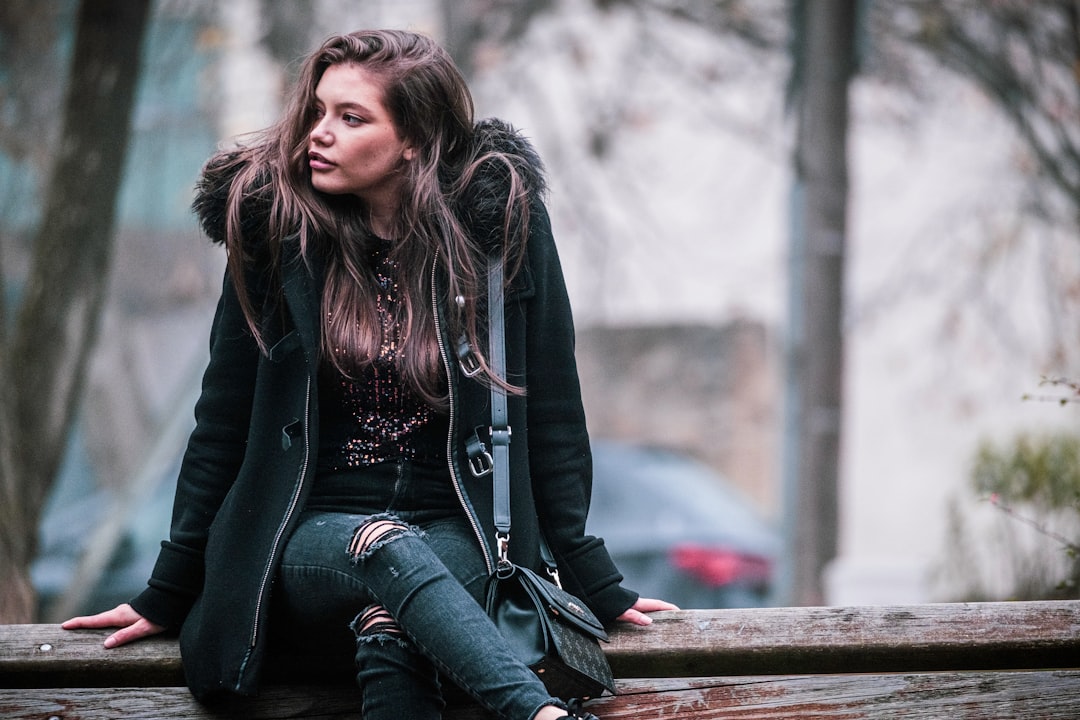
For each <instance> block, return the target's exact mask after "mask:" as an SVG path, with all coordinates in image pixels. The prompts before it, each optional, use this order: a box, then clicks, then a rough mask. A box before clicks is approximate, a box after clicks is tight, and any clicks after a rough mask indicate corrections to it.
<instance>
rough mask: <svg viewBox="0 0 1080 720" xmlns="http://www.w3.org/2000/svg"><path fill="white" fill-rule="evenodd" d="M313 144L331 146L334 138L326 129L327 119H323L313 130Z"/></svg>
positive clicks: (311, 135)
mask: <svg viewBox="0 0 1080 720" xmlns="http://www.w3.org/2000/svg"><path fill="white" fill-rule="evenodd" d="M310 137H311V140H312V142H316V143H319V144H320V145H329V144H330V142H331V141H332V140H333V136H332V135H331V134H330V130H329V129H328V128H327V127H326V118H322V119H321V120H319V121H318V122H317V123H315V127H313V128H311V134H310Z"/></svg>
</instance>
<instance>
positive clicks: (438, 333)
mask: <svg viewBox="0 0 1080 720" xmlns="http://www.w3.org/2000/svg"><path fill="white" fill-rule="evenodd" d="M437 267H438V258H437V257H436V258H435V259H434V260H432V261H431V310H432V314H433V316H434V318H435V338H436V340H437V341H438V345H439V357H440V358H442V362H443V369H444V370H445V372H446V387H447V392H448V393H449V401H450V422H449V429H448V430H447V433H446V464H447V466H448V467H449V469H450V479H451V481H452V482H453V484H454V492H455V493H456V494H457V499H458V502H459V503H461V509H462V510H464V511H465V517H466V518H468V520H469V525H470V526H472V530H473V534H474V535H475V536H476V540H477V542H479V543H480V550H481V552H483V553H484V564H485V565H486V566H487V571H488V574H491V573H492V572H494V571H495V563H494V561H493V560H492V559H491V553H490V552H489V550H488V546H487V543H486V542H484V533H483V531H481V530H480V523H479V522H478V521H477V519H476V517H475V515H474V514H473V511H472V509H471V508H470V507H469V504H468V503H467V502H465V492H464V490H462V487H461V478H460V476H459V475H458V470H457V466H456V465H455V464H454V423H455V421H456V415H457V399H456V398H455V397H454V383H453V382H452V381H451V379H450V378H451V376H450V373H451V371H452V369H453V368H452V367H451V365H450V360H449V354H448V353H447V350H446V344H445V342H444V341H443V332H442V322H441V321H440V320H439V296H438V290H437V288H438V285H437V283H436V282H435V274H436V269H437Z"/></svg>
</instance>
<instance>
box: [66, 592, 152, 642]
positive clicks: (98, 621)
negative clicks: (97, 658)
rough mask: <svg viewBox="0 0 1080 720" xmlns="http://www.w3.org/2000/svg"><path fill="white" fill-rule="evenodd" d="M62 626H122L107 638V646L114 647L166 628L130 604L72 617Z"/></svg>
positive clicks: (67, 627)
mask: <svg viewBox="0 0 1080 720" xmlns="http://www.w3.org/2000/svg"><path fill="white" fill-rule="evenodd" d="M60 627H62V628H64V629H65V630H77V629H82V628H109V627H117V628H120V629H119V630H117V631H116V632H114V633H113V634H112V635H110V636H109V637H107V638H105V647H106V648H114V647H118V646H120V645H126V644H127V643H129V642H133V641H135V640H138V639H139V638H144V637H147V636H149V635H156V634H158V633H160V632H163V631H164V630H165V628H164V627H162V626H160V625H155V624H154V623H152V622H150V621H149V620H147V619H146V618H144V617H143V616H142V615H140V614H139V613H137V612H135V610H134V609H133V608H132V607H131V606H130V605H128V604H126V603H125V604H123V605H117V606H116V607H114V608H113V609H112V610H106V611H105V612H101V613H98V614H97V615H85V616H82V617H75V618H71V619H70V620H68V621H67V622H65V623H62V624H61V625H60Z"/></svg>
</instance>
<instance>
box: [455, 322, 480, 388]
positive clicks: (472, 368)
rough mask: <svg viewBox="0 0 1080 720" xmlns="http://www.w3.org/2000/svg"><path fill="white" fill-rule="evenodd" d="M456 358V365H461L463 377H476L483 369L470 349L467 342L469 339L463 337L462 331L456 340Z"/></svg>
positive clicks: (470, 346)
mask: <svg viewBox="0 0 1080 720" xmlns="http://www.w3.org/2000/svg"><path fill="white" fill-rule="evenodd" d="M457 358H458V365H459V366H460V367H461V374H462V375H464V376H465V377H468V378H471V377H476V376H477V375H479V374H480V373H481V372H482V371H483V368H482V367H481V366H480V361H479V360H477V359H476V353H474V352H473V351H472V345H470V344H469V339H468V338H467V337H465V334H464V333H462V335H461V337H459V338H458V341H457Z"/></svg>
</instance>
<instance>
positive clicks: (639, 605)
mask: <svg viewBox="0 0 1080 720" xmlns="http://www.w3.org/2000/svg"><path fill="white" fill-rule="evenodd" d="M633 607H634V609H635V610H638V611H640V612H647V613H648V612H657V611H660V610H678V609H679V606H678V605H672V604H671V603H669V602H667V601H666V600H656V599H653V598H638V601H637V602H636V603H634V606H633Z"/></svg>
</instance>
